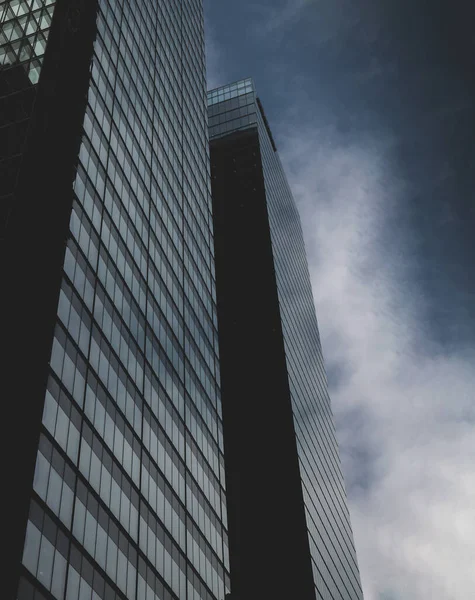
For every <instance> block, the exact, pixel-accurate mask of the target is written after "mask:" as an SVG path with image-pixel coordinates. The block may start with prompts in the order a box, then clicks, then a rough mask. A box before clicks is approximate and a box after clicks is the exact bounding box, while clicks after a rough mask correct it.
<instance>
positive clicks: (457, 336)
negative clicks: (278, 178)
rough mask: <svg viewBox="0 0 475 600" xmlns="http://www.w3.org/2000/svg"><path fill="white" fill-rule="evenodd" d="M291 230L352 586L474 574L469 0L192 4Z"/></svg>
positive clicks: (378, 590) (214, 76) (474, 56)
mask: <svg viewBox="0 0 475 600" xmlns="http://www.w3.org/2000/svg"><path fill="white" fill-rule="evenodd" d="M205 5H206V25H207V47H208V78H209V85H210V87H214V86H216V85H220V84H224V83H228V82H230V81H233V80H236V79H241V78H243V77H248V76H252V77H253V78H254V81H255V84H256V87H257V89H258V93H259V96H260V98H261V100H262V102H263V104H264V107H265V109H266V113H267V116H268V119H269V121H270V125H271V128H272V130H273V133H274V137H275V138H276V143H277V147H278V150H279V153H280V155H281V157H282V160H283V163H284V166H285V168H286V170H287V174H288V177H289V180H290V183H291V187H292V189H293V192H294V195H295V198H296V201H297V204H298V207H299V210H300V213H301V216H302V221H303V226H304V233H305V238H306V245H307V253H308V256H309V263H310V271H311V277H312V284H313V290H314V297H315V304H316V308H317V316H318V319H319V326H320V332H321V336H322V343H323V349H324V354H325V360H326V365H327V372H328V377H329V382H330V387H331V389H330V393H331V397H332V402H333V409H334V413H335V418H336V422H337V428H338V437H339V442H340V448H341V454H342V459H343V466H344V472H345V477H346V485H347V491H348V495H349V501H350V510H351V515H352V522H353V529H354V533H355V542H356V547H357V552H358V559H359V564H360V570H361V577H362V584H363V589H364V592H365V598H366V600H467V599H468V598H472V597H474V589H475V468H474V467H475V268H474V267H475V191H474V190H475V35H474V34H473V25H474V19H473V7H472V2H471V0H450V1H449V0H447V1H444V0H358V1H355V0H258V1H256V2H252V1H251V0H240V1H239V2H236V1H235V0H233V1H231V0H206V2H205Z"/></svg>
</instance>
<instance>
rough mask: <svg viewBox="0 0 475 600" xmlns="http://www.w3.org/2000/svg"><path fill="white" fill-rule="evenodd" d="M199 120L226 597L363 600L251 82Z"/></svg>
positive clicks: (323, 385)
mask: <svg viewBox="0 0 475 600" xmlns="http://www.w3.org/2000/svg"><path fill="white" fill-rule="evenodd" d="M208 116H209V131H210V156H211V176H212V180H211V181H212V196H213V213H214V228H215V255H216V256H215V258H216V280H217V305H218V319H219V337H220V352H221V357H220V358H221V378H222V398H223V423H224V436H225V458H226V460H225V464H226V478H227V488H228V492H229V500H228V519H229V539H230V557H231V587H232V591H233V600H234V594H236V600H242V599H243V598H254V597H256V598H257V597H266V595H267V597H298V598H318V599H319V600H322V599H323V600H337V599H344V600H361V599H362V597H363V595H362V590H361V583H360V577H359V570H358V565H357V559H356V553H355V548H354V543H353V534H352V530H351V525H350V517H349V512H348V507H347V499H346V493H345V488H344V482H343V477H342V473H341V465H340V458H339V451H338V444H337V441H336V436H335V427H334V423H333V416H332V412H331V405H330V399H329V396H328V386H327V381H326V375H325V369H324V365H323V356H322V350H321V344H320V338H319V332H318V324H317V319H316V314H315V308H314V303H313V296H312V289H311V283H310V278H309V272H308V265H307V260H306V255H305V247H304V241H303V235H302V229H301V224H300V218H299V215H298V211H297V208H296V206H295V202H294V200H293V198H292V194H291V191H290V188H289V186H288V183H287V180H286V177H285V173H284V171H283V168H282V165H281V163H280V160H279V157H278V154H277V149H276V146H275V142H274V139H273V137H272V133H271V131H270V128H269V124H268V122H267V119H266V116H265V114H264V111H263V108H262V104H261V102H260V100H259V98H258V97H257V95H256V91H255V88H254V84H253V82H252V80H251V79H245V80H242V81H239V82H235V83H232V84H229V85H226V86H222V87H220V88H217V89H216V90H211V91H209V92H208ZM254 582H258V583H254ZM310 588H311V589H310ZM279 594H281V595H280V596H279Z"/></svg>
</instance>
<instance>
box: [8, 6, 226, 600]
mask: <svg viewBox="0 0 475 600" xmlns="http://www.w3.org/2000/svg"><path fill="white" fill-rule="evenodd" d="M0 18H1V35H2V37H1V39H0V43H1V48H2V55H1V56H2V57H1V63H2V67H1V71H0V103H1V107H2V108H5V107H7V108H8V109H9V112H8V114H7V113H5V112H4V113H2V114H3V116H2V121H1V123H0V126H1V127H2V133H5V132H7V133H8V136H7V137H3V141H2V151H3V154H2V157H1V158H2V162H1V168H2V176H4V177H2V182H1V189H0V196H1V198H2V202H3V204H2V211H3V212H2V217H3V220H2V243H3V246H2V254H3V255H2V258H3V259H5V265H6V271H5V272H6V280H5V281H6V288H5V289H6V290H7V291H8V293H7V301H6V307H5V308H4V309H3V310H2V325H3V326H4V327H3V329H2V332H3V333H4V336H3V342H4V343H3V349H4V351H5V352H6V353H7V354H8V357H7V358H6V361H7V362H6V363H5V365H4V366H5V367H6V368H5V378H4V391H5V394H6V395H5V397H6V398H7V399H8V403H9V404H11V406H10V407H9V408H8V410H10V411H11V416H9V417H8V419H7V421H6V422H8V424H9V427H11V428H12V431H15V432H16V433H14V434H13V435H12V441H11V444H12V445H11V450H10V452H11V455H12V465H11V468H10V469H9V479H8V481H9V488H8V492H7V493H6V496H8V498H7V499H8V503H9V504H8V515H9V518H10V521H11V525H12V531H11V532H10V533H9V534H8V536H7V538H6V541H5V542H4V550H5V551H6V552H7V554H8V556H7V557H6V563H4V567H5V566H6V567H7V568H5V575H4V577H5V581H4V584H3V585H4V590H6V593H5V597H8V598H10V597H11V598H16V599H17V600H52V599H53V598H54V599H56V600H86V599H87V600H98V599H105V600H112V599H117V600H119V599H121V600H133V599H136V600H152V599H153V600H155V599H157V600H158V599H160V600H165V599H168V600H171V599H173V598H175V599H176V598H179V599H180V600H185V599H186V600H223V599H224V596H225V593H226V592H227V591H229V559H228V546H227V531H226V530H227V518H226V503H225V475H224V458H223V434H222V415H221V399H220V377H219V370H218V359H219V356H218V337H217V313H216V294H215V274H214V259H213V252H214V251H213V235H212V205H211V195H210V184H209V154H208V153H209V150H208V131H207V119H206V83H205V66H204V62H205V59H204V30H203V15H202V2H201V0H141V1H140V2H139V1H138V0H94V1H93V0H91V1H86V0H69V1H68V0H56V2H54V1H53V0H11V1H7V2H6V3H4V4H3V5H2V7H0ZM5 140H6V141H5ZM7 175H8V177H7ZM2 355H3V352H2ZM10 471H11V473H10Z"/></svg>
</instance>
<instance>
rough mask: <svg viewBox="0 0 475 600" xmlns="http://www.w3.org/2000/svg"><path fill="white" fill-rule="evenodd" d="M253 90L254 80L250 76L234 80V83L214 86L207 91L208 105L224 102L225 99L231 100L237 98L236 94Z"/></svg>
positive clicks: (239, 94) (240, 94) (241, 94)
mask: <svg viewBox="0 0 475 600" xmlns="http://www.w3.org/2000/svg"><path fill="white" fill-rule="evenodd" d="M254 91H255V88H254V82H253V81H252V79H251V78H248V79H241V80H240V81H235V82H234V83H229V84H227V85H223V86H221V87H218V88H215V89H214V90H210V91H209V92H208V106H211V105H212V104H217V103H218V102H224V101H225V100H231V99H232V98H237V97H238V96H243V95H244V94H249V93H250V92H254Z"/></svg>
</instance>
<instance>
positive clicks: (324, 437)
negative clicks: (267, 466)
mask: <svg viewBox="0 0 475 600" xmlns="http://www.w3.org/2000/svg"><path fill="white" fill-rule="evenodd" d="M208 114H209V127H210V139H211V140H216V139H218V138H225V136H228V135H230V134H235V133H236V132H238V131H241V130H242V131H244V130H249V129H254V130H255V131H256V134H257V136H258V145H259V151H260V155H261V161H262V171H263V173H262V175H263V179H264V186H265V196H266V205H267V214H268V219H269V229H270V237H271V242H272V255H273V263H274V269H275V278H276V284H277V293H278V302H279V310H280V319H281V323H282V332H283V344H284V349H285V360H286V366H287V376H288V382H289V388H290V395H291V404H292V413H293V426H294V430H295V435H296V442H297V453H298V463H299V470H300V480H301V486H302V493H303V500H304V505H305V517H306V524H307V533H308V540H309V545H310V554H311V561H312V570H313V579H314V585H315V597H316V598H317V599H318V600H362V598H363V595H362V590H361V584H360V577H359V571H358V565H357V560H356V553H355V548H354V543H353V535H352V530H351V525H350V516H349V512H348V508H347V500H346V492H345V487H344V482H343V477H342V472H341V465H340V458H339V452H338V444H337V441H336V436H335V427H334V423H333V416H332V411H331V405H330V399H329V395H328V386H327V381H326V375H325V369H324V364H323V356H322V349H321V344H320V338H319V332H318V324H317V318H316V314H315V308H314V302H313V296H312V288H311V283H310V277H309V271H308V265H307V259H306V254H305V246H304V240H303V234H302V228H301V223H300V218H299V214H298V211H297V208H296V205H295V202H294V200H293V197H292V193H291V191H290V188H289V185H288V183H287V180H286V177H285V173H284V171H283V168H282V165H281V163H280V159H279V156H278V154H277V151H276V146H275V142H274V140H273V138H272V134H271V131H270V128H269V126H268V123H267V119H266V116H265V114H264V112H263V109H262V105H261V103H260V101H259V99H258V98H257V96H256V93H255V89H254V86H253V83H252V80H250V79H246V80H243V81H240V82H237V83H233V84H230V85H227V86H223V87H221V88H219V89H217V90H213V91H211V92H209V93H208ZM230 140H231V138H230ZM229 143H230V144H231V143H232V142H231V141H229ZM217 148H219V147H218V146H217ZM216 152H219V150H218V149H217V150H216ZM253 162H256V161H255V160H254V161H253ZM243 235H244V237H245V232H243ZM263 436H265V434H263Z"/></svg>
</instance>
